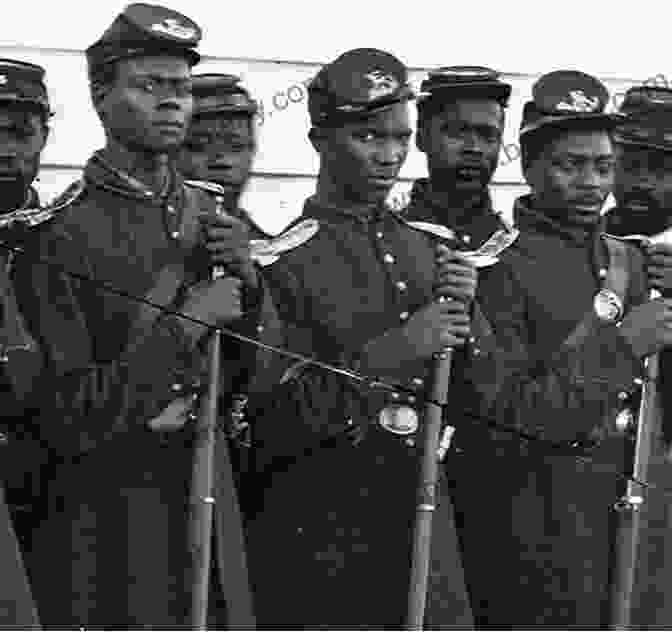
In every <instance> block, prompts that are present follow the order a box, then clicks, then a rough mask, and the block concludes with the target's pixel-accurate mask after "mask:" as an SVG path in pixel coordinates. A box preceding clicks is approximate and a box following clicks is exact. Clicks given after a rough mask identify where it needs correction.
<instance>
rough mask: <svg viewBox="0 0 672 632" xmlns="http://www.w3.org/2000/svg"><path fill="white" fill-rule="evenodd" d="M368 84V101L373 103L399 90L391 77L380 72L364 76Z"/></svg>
mask: <svg viewBox="0 0 672 632" xmlns="http://www.w3.org/2000/svg"><path fill="white" fill-rule="evenodd" d="M364 78H365V79H366V80H367V81H368V83H369V86H370V87H369V92H368V95H367V96H368V99H369V101H374V100H375V99H380V98H382V97H386V96H388V95H390V94H394V93H395V92H396V91H397V90H398V89H399V81H397V79H395V78H394V77H393V76H392V75H386V74H385V73H384V72H383V71H382V70H374V71H372V72H370V73H367V74H366V75H364Z"/></svg>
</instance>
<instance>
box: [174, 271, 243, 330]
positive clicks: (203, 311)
mask: <svg viewBox="0 0 672 632" xmlns="http://www.w3.org/2000/svg"><path fill="white" fill-rule="evenodd" d="M241 286H242V281H241V280H240V279H239V278H238V277H234V276H226V277H222V278H220V279H217V280H216V281H204V282H202V283H199V284H197V285H195V286H192V287H191V288H190V289H189V291H188V297H187V299H186V301H185V302H184V305H183V306H182V310H181V311H182V312H183V313H184V314H186V315H187V316H190V317H192V318H195V319H197V320H201V321H204V322H206V323H209V324H212V325H224V324H226V323H229V322H231V321H233V320H237V319H238V318H241V317H242V315H243V309H242V294H241ZM180 322H181V323H182V327H183V328H184V329H185V331H186V333H187V335H189V336H190V337H194V338H200V336H202V335H203V334H204V333H205V330H204V327H203V326H202V325H199V324H197V323H192V322H190V321H187V320H184V319H180Z"/></svg>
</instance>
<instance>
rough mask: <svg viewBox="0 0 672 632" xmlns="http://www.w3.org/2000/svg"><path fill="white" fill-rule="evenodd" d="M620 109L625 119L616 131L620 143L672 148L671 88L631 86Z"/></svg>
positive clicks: (664, 149) (664, 148)
mask: <svg viewBox="0 0 672 632" xmlns="http://www.w3.org/2000/svg"><path fill="white" fill-rule="evenodd" d="M619 111H620V112H621V113H622V114H624V115H625V120H624V121H623V122H622V123H621V124H619V126H618V127H617V128H616V130H615V131H614V140H615V141H616V142H617V143H619V144H621V145H638V146H640V147H646V148H650V149H660V150H662V151H672V89H670V88H663V87H652V86H636V87H634V88H630V89H629V90H628V91H627V92H626V93H625V98H624V99H623V103H622V104H621V107H620V109H619Z"/></svg>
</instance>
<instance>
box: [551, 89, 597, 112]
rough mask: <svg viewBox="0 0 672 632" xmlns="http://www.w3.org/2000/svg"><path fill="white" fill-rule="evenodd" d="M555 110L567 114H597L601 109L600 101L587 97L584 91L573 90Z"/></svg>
mask: <svg viewBox="0 0 672 632" xmlns="http://www.w3.org/2000/svg"><path fill="white" fill-rule="evenodd" d="M555 108H556V109H557V110H563V111H565V112H597V111H598V110H599V109H600V99H599V98H598V97H592V98H591V97H589V96H587V95H586V93H585V92H584V91H583V90H571V91H570V92H569V94H568V95H567V96H566V97H565V99H564V100H562V101H560V102H558V104H557V105H556V106H555Z"/></svg>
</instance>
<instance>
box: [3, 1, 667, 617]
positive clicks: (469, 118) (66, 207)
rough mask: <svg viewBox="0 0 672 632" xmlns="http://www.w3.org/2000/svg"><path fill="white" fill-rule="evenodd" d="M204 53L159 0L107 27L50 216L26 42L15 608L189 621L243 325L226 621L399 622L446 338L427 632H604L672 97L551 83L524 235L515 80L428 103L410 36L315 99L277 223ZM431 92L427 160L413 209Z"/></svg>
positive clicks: (14, 122) (11, 241) (7, 147)
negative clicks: (498, 186) (207, 481)
mask: <svg viewBox="0 0 672 632" xmlns="http://www.w3.org/2000/svg"><path fill="white" fill-rule="evenodd" d="M200 38H201V30H200V28H199V26H198V25H197V24H195V23H194V22H193V21H192V20H190V19H189V18H188V17H186V16H184V15H181V14H179V13H177V12H175V11H172V10H170V9H166V8H164V7H160V6H153V5H147V4H141V3H137V4H131V5H129V6H128V7H127V8H126V9H125V10H124V11H123V12H122V13H121V14H119V15H118V16H117V17H116V18H115V19H114V21H113V22H112V24H111V25H110V27H109V28H108V29H107V30H106V31H105V32H104V33H103V34H102V36H101V37H100V38H99V39H98V40H97V41H96V42H95V43H94V44H92V45H91V46H90V47H89V48H88V49H87V50H86V58H87V63H88V77H89V84H90V91H91V97H92V103H93V107H94V108H95V110H96V112H97V114H98V116H99V118H100V121H101V124H102V126H103V129H104V131H105V138H106V142H105V146H104V147H103V148H102V149H100V150H98V151H96V152H95V153H94V154H93V155H92V156H91V157H90V159H89V160H88V162H87V163H86V166H85V167H84V171H83V175H82V178H81V179H80V180H78V181H77V182H75V183H74V184H73V185H72V186H71V187H69V188H68V189H67V190H66V191H65V192H64V193H63V194H62V195H61V196H58V197H57V198H56V199H55V200H53V201H52V202H50V203H49V204H47V205H44V206H41V205H40V203H39V200H38V197H37V193H36V191H35V189H34V188H33V181H34V180H35V178H36V176H37V174H38V170H39V163H40V154H41V152H42V150H43V148H44V146H45V143H46V142H47V138H48V133H49V118H50V107H49V100H48V95H47V91H46V89H45V85H44V74H45V71H44V69H42V68H41V67H39V66H36V65H33V64H29V63H26V62H22V61H19V60H0V210H1V212H2V215H1V216H0V226H1V228H0V238H1V240H2V241H1V242H0V247H1V251H0V261H2V268H1V270H0V288H1V289H2V295H1V296H0V299H1V300H0V306H1V311H0V316H1V325H2V329H1V330H0V331H1V332H2V334H1V336H0V345H1V347H0V348H1V350H2V372H1V373H0V375H1V380H2V390H1V397H2V407H3V428H2V430H3V432H2V435H1V436H0V438H1V439H2V443H3V445H2V447H1V448H0V449H1V450H2V464H3V470H2V477H3V488H2V492H3V494H4V498H3V499H1V500H2V502H1V503H0V550H1V551H2V561H3V581H2V582H1V587H0V615H1V617H2V621H1V622H0V623H1V624H2V625H4V626H14V627H16V626H20V627H39V626H42V627H45V628H65V629H68V628H70V629H75V628H84V629H90V628H120V629H134V628H135V629H147V628H159V629H174V628H184V627H187V625H188V621H190V618H189V609H190V587H191V585H192V584H193V581H194V577H193V572H194V570H193V560H192V554H193V551H191V550H190V548H189V546H188V544H187V543H188V541H189V540H188V536H189V530H190V525H189V524H188V515H189V488H190V482H191V477H192V471H193V457H194V454H193V453H194V441H195V439H196V436H195V431H194V428H195V423H196V421H195V419H196V417H197V416H198V414H199V408H200V406H201V402H202V399H203V397H204V393H205V392H206V391H207V390H208V388H207V387H208V381H209V378H210V374H209V372H208V357H207V355H208V352H207V349H208V344H207V343H208V340H209V339H210V336H211V333H212V330H213V328H220V329H221V331H223V332H225V334H226V335H225V336H224V340H223V348H222V355H221V359H222V375H221V380H220V383H219V387H220V398H219V401H218V404H219V413H220V423H219V430H218V435H217V442H218V445H219V448H220V449H219V450H218V451H216V453H215V454H216V455H217V458H220V459H221V458H226V459H229V458H230V460H231V462H232V463H233V476H229V477H228V478H227V477H222V476H219V477H215V490H214V500H215V505H214V523H215V529H214V536H213V538H214V539H213V543H214V551H215V552H214V555H213V560H214V561H213V562H212V569H211V571H212V572H211V573H210V580H209V581H210V598H209V609H208V626H209V627H212V628H215V629H249V628H255V627H259V628H262V629H264V628H268V629H364V628H372V629H400V628H401V627H402V626H403V625H404V622H405V617H406V614H407V613H406V607H407V595H408V592H409V583H410V581H411V559H412V556H413V530H414V520H415V512H416V495H417V486H418V470H419V467H420V462H421V458H422V450H421V444H422V442H421V441H420V437H421V434H422V429H423V418H424V415H425V411H426V408H427V406H429V405H432V404H431V403H428V402H427V399H428V391H429V388H430V385H431V384H432V382H433V380H434V378H435V367H436V357H437V354H440V353H441V352H444V351H445V350H446V349H452V367H451V375H450V385H449V397H448V404H447V406H446V407H445V409H444V411H443V429H442V440H441V450H440V455H439V454H437V458H439V459H440V460H441V464H440V480H439V484H438V491H437V495H438V499H439V502H438V503H437V507H436V509H435V511H434V512H433V514H434V515H433V525H434V526H433V539H432V543H431V559H430V565H429V581H428V589H427V604H426V612H425V627H426V628H428V629H447V628H453V629H455V628H462V629H464V628H474V627H475V628H498V629H529V628H555V629H564V628H574V627H577V628H582V629H593V628H603V627H605V626H606V625H607V624H608V612H609V607H610V599H612V598H613V596H612V595H611V593H610V586H611V584H612V583H613V576H614V572H615V571H614V562H613V559H614V555H613V554H614V546H615V528H614V521H615V517H616V516H615V512H614V506H615V504H616V503H617V502H618V500H619V498H620V497H621V496H622V495H623V490H624V480H623V479H624V476H623V475H625V476H626V477H627V474H628V473H629V472H631V470H632V461H633V449H634V446H633V440H632V433H631V432H629V431H628V430H627V428H626V426H627V424H625V423H624V422H623V420H624V419H627V418H628V416H630V417H633V416H635V414H636V409H637V406H638V401H639V397H640V393H641V388H642V384H643V383H644V382H645V380H646V377H647V372H646V362H645V360H646V359H647V358H650V357H651V356H653V355H654V354H659V353H660V358H661V372H660V373H661V375H660V380H661V383H663V384H664V381H665V375H666V374H667V373H669V370H668V369H666V362H665V360H666V357H667V356H666V351H665V350H666V348H667V347H668V346H670V345H672V300H670V299H668V298H666V297H667V296H668V295H669V294H670V292H671V290H672V246H670V245H669V244H667V243H665V241H664V240H652V239H647V237H652V236H654V235H658V234H661V233H664V231H665V230H666V229H667V228H668V226H669V225H670V223H671V216H672V212H671V211H670V210H669V209H672V90H670V89H667V88H655V87H635V88H632V89H630V90H629V91H628V92H627V94H626V96H625V99H624V102H623V104H622V107H621V108H620V111H619V112H614V113H609V112H606V111H605V108H606V105H607V102H608V99H609V94H608V92H607V90H606V88H605V87H604V85H602V83H601V82H600V81H599V80H598V79H596V78H594V77H592V76H590V75H587V74H585V73H582V72H578V71H564V70H563V71H555V72H551V73H549V74H546V75H544V76H542V77H541V78H540V79H539V80H538V81H537V82H536V83H535V84H534V86H533V90H532V95H531V99H530V100H529V101H528V102H527V103H525V106H524V111H523V115H522V124H521V128H520V137H519V140H520V147H521V161H522V169H523V173H524V176H525V179H526V181H527V184H528V185H529V187H530V193H529V194H528V195H525V196H523V197H521V198H520V199H518V200H517V201H516V203H515V207H514V214H513V222H510V221H508V220H506V219H504V217H503V216H502V215H500V214H499V213H498V212H497V211H496V210H495V209H493V206H492V203H491V199H490V195H489V189H488V187H489V184H490V182H491V179H492V177H493V174H494V171H495V168H496V166H497V160H498V155H499V152H500V148H501V144H502V134H503V130H504V124H505V117H506V109H507V104H508V100H509V98H510V95H511V90H512V88H511V86H510V85H509V84H507V83H506V82H504V81H503V80H502V79H501V77H500V75H499V74H498V73H497V72H495V71H494V70H492V69H489V68H485V67H476V66H451V67H443V68H439V69H437V70H435V71H431V72H429V73H428V75H427V77H426V78H425V79H424V81H423V82H422V85H421V89H420V93H416V92H414V90H413V89H412V87H411V85H410V84H409V82H408V75H407V69H406V67H405V66H404V64H403V63H402V62H401V61H399V60H398V59H397V58H395V57H394V56H393V55H391V54H390V53H387V52H385V51H381V50H376V49H355V50H351V51H348V52H346V53H344V54H342V55H341V56H339V57H338V58H337V59H335V60H334V61H333V62H331V63H329V64H327V65H325V66H324V67H323V68H322V69H321V70H320V71H319V72H318V73H317V75H316V76H315V78H314V79H313V80H312V81H311V83H310V84H309V87H308V110H309V117H310V131H309V139H310V142H311V143H312V145H313V147H314V149H315V151H316V152H317V154H318V155H319V161H320V167H319V174H318V177H317V183H316V190H315V194H314V195H312V196H311V197H309V198H308V199H307V200H306V202H305V205H304V207H303V212H302V213H301V214H300V217H298V219H296V220H295V221H294V222H292V223H291V224H290V225H289V226H288V227H287V228H286V229H285V230H284V231H283V232H282V233H280V234H279V235H275V236H273V235H269V234H267V233H265V232H264V231H263V230H262V229H261V228H260V227H259V226H258V225H256V224H255V223H254V222H253V221H252V219H251V217H250V215H249V214H248V213H247V212H246V211H245V210H244V209H242V208H241V206H240V201H239V198H240V195H241V192H242V191H243V190H244V188H245V184H246V182H247V180H248V178H249V174H250V169H251V165H252V162H253V157H254V152H255V133H254V130H255V120H254V117H255V112H256V104H255V102H254V100H253V99H252V98H251V96H250V95H249V93H248V92H247V91H246V90H245V89H244V88H243V87H242V86H241V84H240V81H239V80H238V79H237V78H236V77H234V76H231V75H217V74H201V75H198V74H194V75H192V67H193V66H195V65H196V64H197V63H198V62H199V59H200V57H199V54H198V52H197V51H196V48H197V46H198V43H199V41H200ZM413 102H415V106H416V107H417V113H418V123H417V130H415V131H416V137H415V138H416V143H417V146H418V148H419V150H420V151H421V152H423V153H424V154H425V156H426V159H427V170H428V177H427V178H422V179H419V180H417V181H416V182H415V183H414V185H413V188H412V191H411V192H410V195H409V196H408V199H405V198H404V199H398V198H394V197H392V196H391V191H392V188H393V186H394V184H395V181H396V179H397V177H398V174H399V171H400V169H401V167H402V165H403V164H404V161H405V159H406V156H407V153H408V150H409V145H410V142H411V137H412V135H413V132H414V130H413V129H412V128H411V123H410V116H409V109H410V107H411V104H412V103H413ZM288 149H289V148H288ZM610 193H612V194H613V195H614V196H615V199H616V201H617V207H616V208H614V209H611V210H609V212H608V213H606V214H605V213H604V212H603V211H604V206H605V202H606V200H607V198H608V196H609V194H610ZM632 235H638V236H639V237H638V238H637V239H623V237H624V236H632ZM213 269H216V270H218V271H219V273H218V274H217V275H213V273H212V271H213ZM652 290H655V291H657V292H658V294H659V296H658V297H657V298H654V297H653V295H652V294H651V291H652ZM255 343H257V344H255ZM259 343H260V344H259ZM356 377H358V378H360V379H354V378H356ZM390 385H392V386H393V388H388V387H389V386H390ZM663 395H664V389H663ZM664 422H665V418H664V416H663V417H662V422H661V428H660V432H659V433H658V434H657V435H656V438H655V441H656V455H657V458H659V459H660V463H661V464H662V466H661V468H659V470H658V471H661V472H663V473H664V472H665V466H666V465H667V463H666V461H665V459H666V456H665V454H666V451H667V450H668V449H669V440H670V439H672V436H671V435H670V432H669V428H667V427H666V425H665V423H664ZM624 428H625V429H624ZM222 446H224V447H225V449H224V450H223V451H222V450H221V448H222ZM222 455H224V456H222ZM600 465H601V466H606V467H599V466H600ZM215 467H217V463H215ZM670 467H672V465H671V466H670ZM655 502H657V503H658V504H659V505H660V507H661V510H660V514H661V515H662V518H660V521H659V523H655V521H651V524H650V525H649V527H650V528H649V531H648V532H647V533H646V534H644V535H645V536H646V537H648V539H646V538H644V546H643V548H642V551H643V553H642V556H641V560H640V567H638V578H639V583H638V586H639V587H640V588H639V592H638V593H637V595H636V599H635V602H634V606H633V608H634V610H633V621H634V622H635V623H637V625H639V626H643V627H647V626H649V627H655V626H661V625H665V624H667V625H670V624H672V612H671V611H670V609H669V606H667V607H666V604H665V602H666V597H667V592H666V591H667V590H668V588H667V586H669V580H670V576H669V570H670V569H668V566H669V564H666V550H667V549H666V546H667V547H669V544H667V540H666V538H665V536H664V532H665V530H666V528H667V527H668V525H667V522H666V520H667V516H666V512H667V506H668V505H669V502H670V501H669V499H666V498H665V496H664V495H662V494H661V495H659V496H657V497H656V499H655ZM661 534H662V535H661ZM667 601H669V600H667Z"/></svg>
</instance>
